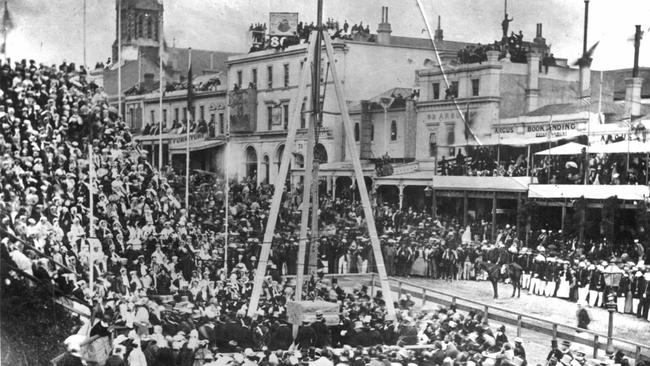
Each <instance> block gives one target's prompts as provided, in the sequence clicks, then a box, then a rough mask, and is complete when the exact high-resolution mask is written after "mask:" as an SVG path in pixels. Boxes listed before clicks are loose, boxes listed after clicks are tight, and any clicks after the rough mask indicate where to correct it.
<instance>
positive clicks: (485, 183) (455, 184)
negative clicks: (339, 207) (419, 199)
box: [375, 171, 530, 192]
mask: <svg viewBox="0 0 650 366" xmlns="http://www.w3.org/2000/svg"><path fill="white" fill-rule="evenodd" d="M375 183H376V184H377V185H399V184H404V185H407V186H432V187H433V188H434V189H439V190H453V191H458V190H462V191H490V192H494V191H496V192H526V191H527V190H528V183H530V177H466V176H452V175H433V171H418V172H412V173H406V174H394V175H390V176H386V177H377V178H375Z"/></svg>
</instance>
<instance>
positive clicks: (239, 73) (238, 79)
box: [237, 70, 243, 88]
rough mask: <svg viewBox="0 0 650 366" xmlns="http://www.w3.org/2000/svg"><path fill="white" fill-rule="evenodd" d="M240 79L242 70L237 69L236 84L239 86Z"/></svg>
mask: <svg viewBox="0 0 650 366" xmlns="http://www.w3.org/2000/svg"><path fill="white" fill-rule="evenodd" d="M242 79H243V77H242V72H241V70H238V71H237V86H238V87H240V88H241V86H242V85H241V84H242V82H243V80H242Z"/></svg>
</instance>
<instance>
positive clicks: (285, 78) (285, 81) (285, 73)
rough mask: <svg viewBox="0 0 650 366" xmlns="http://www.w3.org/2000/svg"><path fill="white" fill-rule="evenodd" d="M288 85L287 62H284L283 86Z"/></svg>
mask: <svg viewBox="0 0 650 366" xmlns="http://www.w3.org/2000/svg"><path fill="white" fill-rule="evenodd" d="M288 86H289V64H284V87H285V88H286V87H288Z"/></svg>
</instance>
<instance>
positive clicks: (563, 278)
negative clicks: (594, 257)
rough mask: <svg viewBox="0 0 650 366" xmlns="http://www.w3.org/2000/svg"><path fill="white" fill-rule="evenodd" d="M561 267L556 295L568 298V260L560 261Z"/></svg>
mask: <svg viewBox="0 0 650 366" xmlns="http://www.w3.org/2000/svg"><path fill="white" fill-rule="evenodd" d="M562 265H563V267H562V269H561V270H560V275H559V278H560V285H559V286H558V289H557V297H558V298H560V299H568V298H569V294H570V292H571V280H572V279H571V273H570V270H569V262H568V261H566V260H565V261H563V262H562Z"/></svg>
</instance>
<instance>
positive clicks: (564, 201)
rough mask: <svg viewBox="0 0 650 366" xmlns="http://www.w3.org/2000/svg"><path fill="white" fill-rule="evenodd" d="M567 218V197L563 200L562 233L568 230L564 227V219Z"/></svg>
mask: <svg viewBox="0 0 650 366" xmlns="http://www.w3.org/2000/svg"><path fill="white" fill-rule="evenodd" d="M565 219H566V198H565V199H564V200H563V201H562V223H560V228H561V229H562V235H564V233H565V232H566V231H565V230H566V228H565V227H564V220H565Z"/></svg>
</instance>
